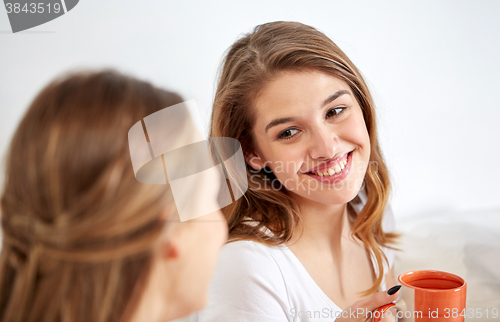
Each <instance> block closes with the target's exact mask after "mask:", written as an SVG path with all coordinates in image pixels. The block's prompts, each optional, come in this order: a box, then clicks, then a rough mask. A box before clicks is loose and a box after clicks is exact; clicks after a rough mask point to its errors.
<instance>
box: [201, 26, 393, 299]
mask: <svg viewBox="0 0 500 322" xmlns="http://www.w3.org/2000/svg"><path fill="white" fill-rule="evenodd" d="M304 70H316V71H320V72H323V73H326V74H329V75H332V76H334V77H336V78H338V79H340V80H343V81H344V82H346V83H347V84H348V85H349V87H350V88H351V90H352V92H353V93H354V96H355V97H356V99H357V101H358V103H359V104H360V106H361V109H362V111H363V116H364V119H365V123H366V128H367V130H368V133H369V137H370V143H371V151H370V162H369V165H370V166H369V167H368V169H367V172H366V175H365V178H364V179H365V190H366V195H367V202H366V204H365V205H364V207H363V209H362V211H361V212H360V213H359V214H358V215H357V217H356V218H355V222H354V226H353V231H352V234H353V235H355V236H356V237H357V238H359V239H360V240H362V241H363V242H364V244H365V245H366V246H367V247H368V248H369V250H370V251H372V252H373V254H374V256H375V258H376V261H377V263H378V268H379V274H378V275H377V278H376V280H375V283H374V285H373V286H372V287H371V288H370V289H368V290H366V291H365V292H363V294H364V295H369V294H372V293H374V292H376V291H377V289H378V287H379V286H380V284H381V282H382V278H383V274H385V273H386V272H384V267H383V262H382V260H385V261H386V262H388V261H387V258H386V256H385V254H384V253H383V251H382V249H381V247H382V246H385V247H389V248H392V249H396V248H395V247H393V246H390V244H393V243H395V242H396V239H397V237H398V235H397V234H395V233H386V232H384V231H383V230H382V218H383V215H384V209H385V207H386V203H387V201H388V198H389V193H390V181H389V172H388V169H387V166H386V164H385V162H384V158H383V155H382V152H381V150H380V146H379V141H378V138H377V124H376V121H375V110H374V103H373V100H372V97H371V95H370V93H369V91H368V87H367V85H366V84H365V82H364V80H363V77H362V76H361V74H360V72H359V71H358V69H357V68H356V67H355V66H354V64H353V63H352V62H351V61H350V60H349V58H348V57H347V56H346V55H345V54H344V53H343V52H342V50H340V48H339V47H338V46H337V45H336V44H335V43H334V42H333V41H332V40H330V39H329V38H328V37H327V36H326V35H324V34H323V33H321V32H320V31H318V30H316V29H315V28H313V27H310V26H307V25H304V24H301V23H297V22H281V21H280V22H272V23H266V24H263V25H259V26H257V27H255V29H254V30H253V31H252V32H250V33H248V34H246V35H244V36H243V37H242V38H240V39H239V40H237V41H236V42H235V43H234V44H233V45H232V46H231V47H230V48H229V49H228V51H227V53H226V55H225V58H224V60H223V62H222V65H221V68H220V71H219V81H218V86H217V90H216V94H215V99H214V104H213V113H212V119H211V129H210V136H214V137H232V138H235V139H237V140H239V141H240V143H241V146H242V150H243V152H244V154H247V153H249V152H250V151H253V143H252V129H253V125H254V115H253V113H252V111H253V109H252V104H253V103H254V99H255V98H256V97H257V95H258V94H259V92H260V91H261V90H262V89H263V88H264V87H265V86H266V85H267V84H268V83H269V82H270V81H271V80H273V79H276V77H278V76H279V75H281V73H283V72H287V71H304ZM229 172H231V171H230V169H229ZM233 175H235V176H236V175H237V174H233ZM247 179H248V190H247V191H246V193H245V195H244V198H240V199H238V200H236V202H234V203H233V204H231V205H229V206H227V207H225V208H224V209H223V213H224V215H225V216H226V218H227V220H228V224H229V241H236V240H253V241H257V242H261V243H264V244H267V245H279V244H283V243H284V242H286V241H288V240H290V238H291V237H292V234H295V233H297V232H300V231H301V229H300V227H301V226H300V222H301V221H300V210H299V208H298V206H297V204H296V202H295V201H294V200H293V198H292V197H291V196H290V195H289V194H287V192H286V189H285V188H283V187H281V188H280V189H277V188H273V187H269V184H266V182H269V180H270V179H271V180H275V179H276V177H275V176H274V175H273V173H272V172H271V171H270V169H269V168H264V169H263V170H262V171H259V172H256V171H255V170H253V169H252V168H251V167H250V166H249V165H248V164H247ZM235 182H238V180H236V181H235ZM233 189H239V190H240V191H243V189H244V187H233ZM360 202H361V200H360V198H359V196H356V198H354V199H353V200H352V201H350V202H349V203H348V204H347V207H348V210H349V213H350V214H353V213H355V212H354V211H353V204H355V203H360ZM269 231H270V232H272V234H269V233H268V232H269Z"/></svg>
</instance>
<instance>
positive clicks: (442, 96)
mask: <svg viewBox="0 0 500 322" xmlns="http://www.w3.org/2000/svg"><path fill="white" fill-rule="evenodd" d="M499 16H500V1H493V0H476V1H456V0H455V1H451V0H450V1H422V0H421V1H405V2H401V1H381V0H379V1H337V0H333V1H332V0H330V1H307V2H306V1H278V0H274V1H260V0H257V1H253V2H251V3H245V2H236V1H153V0H142V1H131V0H121V1H98V0H81V1H80V2H79V3H78V5H77V6H76V7H75V8H74V9H72V10H71V11H69V12H68V13H66V14H65V15H63V16H61V17H59V18H57V19H55V20H53V21H50V22H48V23H45V24H43V25H40V26H37V27H34V28H32V29H29V30H26V31H22V32H19V33H15V34H14V33H12V31H11V27H10V24H9V21H8V17H7V13H6V9H5V7H1V8H0V84H1V86H0V157H1V160H2V170H3V162H4V157H5V151H6V149H7V146H8V144H9V141H10V139H11V136H12V134H13V132H14V130H15V128H16V126H17V124H18V122H19V121H20V118H21V117H22V115H23V113H24V112H25V110H26V108H27V106H28V105H29V104H30V102H31V101H32V99H33V98H34V95H35V94H36V93H37V92H38V91H39V90H40V89H41V88H42V87H43V86H44V85H46V84H47V82H49V81H50V80H52V79H53V78H54V77H55V76H57V75H60V74H61V73H63V72H66V71H69V70H78V69H86V68H102V67H112V68H117V69H119V70H121V71H124V72H127V73H130V74H132V75H135V76H137V77H140V78H143V79H146V80H149V81H152V82H153V83H154V84H156V85H159V86H163V87H166V88H168V89H170V90H174V91H177V92H179V93H180V94H181V95H182V96H183V97H184V98H185V100H190V99H195V100H196V101H197V103H198V108H199V113H200V115H201V118H202V120H203V121H204V122H205V124H204V125H205V128H206V127H207V126H208V120H209V116H210V105H211V102H212V99H213V94H214V89H215V84H216V76H217V70H218V67H219V65H220V61H221V58H222V57H223V54H224V52H225V50H226V49H227V48H228V47H229V46H230V45H231V44H232V43H233V42H234V41H235V40H236V39H237V38H238V37H239V36H240V35H242V34H243V33H245V32H249V31H250V30H251V29H252V28H253V27H254V26H256V25H258V24H261V23H265V22H269V21H276V20H293V21H299V22H302V23H306V24H309V25H312V26H314V27H316V28H317V29H319V30H321V31H323V32H324V33H326V34H327V35H328V36H329V37H330V38H332V39H333V40H334V41H335V42H336V43H337V44H338V45H339V46H340V48H342V50H344V51H345V53H346V54H347V55H348V56H349V57H350V58H351V60H352V61H353V62H354V63H355V64H356V65H357V67H358V68H359V69H360V70H361V72H362V73H363V75H364V77H365V80H366V81H367V83H368V85H369V87H370V89H371V93H372V95H373V96H374V99H375V102H376V106H377V113H378V114H377V116H378V125H379V136H380V139H381V145H382V150H383V152H384V154H385V157H386V160H387V163H388V165H389V168H390V170H391V178H392V183H393V190H392V191H393V194H392V198H391V205H392V208H393V210H394V213H395V215H396V221H397V225H396V227H397V229H398V230H399V231H400V232H403V233H404V234H405V235H404V238H403V240H402V246H401V247H402V248H403V250H404V251H403V252H401V253H400V254H399V255H398V258H397V266H396V269H397V272H404V271H407V270H410V269H420V268H434V269H443V270H448V271H452V272H455V273H458V274H460V275H462V276H464V277H466V279H468V280H470V281H471V283H472V284H470V287H469V295H472V297H471V296H470V298H471V299H474V301H475V302H469V306H470V305H480V304H481V303H486V305H489V307H493V306H495V305H496V307H497V308H499V309H500V272H499V270H498V267H500V237H499V236H500V189H499V188H498V183H499V182H500V170H498V167H499V165H500V144H499V142H498V140H499V139H500V103H499V102H500V77H499V73H500V60H499V59H498V57H500V42H499V39H500V19H498V17H499ZM123 135H126V133H123ZM75 148H78V147H75ZM2 179H3V173H2V174H1V175H0V182H1V181H2ZM485 294H486V295H485ZM481 305H483V304H481ZM476 320H481V319H476ZM482 320H485V319H484V317H483V319H482Z"/></svg>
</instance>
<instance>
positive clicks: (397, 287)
mask: <svg viewBox="0 0 500 322" xmlns="http://www.w3.org/2000/svg"><path fill="white" fill-rule="evenodd" d="M400 288H401V285H396V286H393V287H391V288H390V289H388V290H387V294H389V295H392V294H394V293H396V292H397V291H399V289H400Z"/></svg>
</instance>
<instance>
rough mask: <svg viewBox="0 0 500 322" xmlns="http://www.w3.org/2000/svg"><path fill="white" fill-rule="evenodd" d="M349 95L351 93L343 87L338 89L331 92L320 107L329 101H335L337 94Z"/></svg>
mask: <svg viewBox="0 0 500 322" xmlns="http://www.w3.org/2000/svg"><path fill="white" fill-rule="evenodd" d="M345 94H347V95H351V93H350V92H349V91H347V90H345V89H343V90H340V91H336V92H335V93H333V94H332V95H331V96H330V97H328V98H327V99H326V100H325V101H324V102H323V105H321V107H324V106H325V105H327V104H330V103H331V102H333V101H335V100H336V99H337V98H339V96H342V95H345Z"/></svg>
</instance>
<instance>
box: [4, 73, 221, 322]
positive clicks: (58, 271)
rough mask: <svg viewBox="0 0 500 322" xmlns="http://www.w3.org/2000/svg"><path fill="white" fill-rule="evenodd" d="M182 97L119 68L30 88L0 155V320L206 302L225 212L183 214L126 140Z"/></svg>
mask: <svg viewBox="0 0 500 322" xmlns="http://www.w3.org/2000/svg"><path fill="white" fill-rule="evenodd" d="M181 102H182V98H181V97H180V96H178V95H177V94H175V93H171V92H167V91H165V90H161V89H158V88H155V87H153V86H152V85H151V84H149V83H147V82H144V81H139V80H137V79H134V78H131V77H127V76H124V75H122V74H120V73H117V72H114V71H102V72H88V73H77V74H73V75H69V76H65V77H62V78H59V79H57V80H55V81H54V82H52V83H51V84H49V85H48V86H47V87H46V88H45V89H43V90H42V92H41V93H40V94H39V95H38V96H37V97H36V98H35V100H34V102H33V103H32V104H31V106H30V107H29V109H28V111H27V113H26V115H25V116H24V118H23V119H22V121H21V123H20V125H19V127H18V129H17V131H16V133H15V135H14V137H13V140H12V142H11V145H10V148H9V151H8V154H7V159H6V175H5V185H4V188H3V192H2V196H1V216H2V217H1V218H2V238H3V241H2V250H1V256H0V321H3V322H6V321H9V322H11V321H29V322H31V321H46V322H50V321H72V322H76V321H92V322H98V321H169V320H172V319H176V318H178V317H181V316H184V315H186V314H188V313H190V312H192V311H195V310H199V309H200V308H202V307H203V306H204V304H205V302H206V289H207V287H208V283H209V279H210V276H211V274H212V271H213V269H214V266H215V263H216V260H217V254H218V251H219V249H220V247H221V245H222V244H223V243H224V242H225V241H226V239H227V224H226V223H225V220H224V218H223V216H222V214H221V213H220V211H217V212H215V213H211V214H209V215H206V216H204V217H203V222H202V220H199V219H198V220H197V219H194V220H191V221H189V222H184V223H181V222H180V221H179V220H178V215H177V213H176V207H175V204H174V201H173V197H172V191H171V188H170V186H169V185H168V184H167V185H152V184H143V183H140V182H138V181H137V180H136V178H135V177H134V172H133V170H132V164H131V159H130V151H129V147H128V140H127V132H128V130H129V129H130V127H131V126H132V125H133V124H134V123H136V122H138V121H139V120H142V119H143V118H144V117H146V116H147V115H150V114H152V113H154V112H157V111H159V110H162V109H164V108H166V107H168V106H171V105H174V104H177V103H181ZM187 121H189V120H179V122H181V123H182V122H187ZM168 139H169V140H176V139H178V138H175V137H172V138H168ZM207 219H209V220H207ZM207 221H208V222H207Z"/></svg>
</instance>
